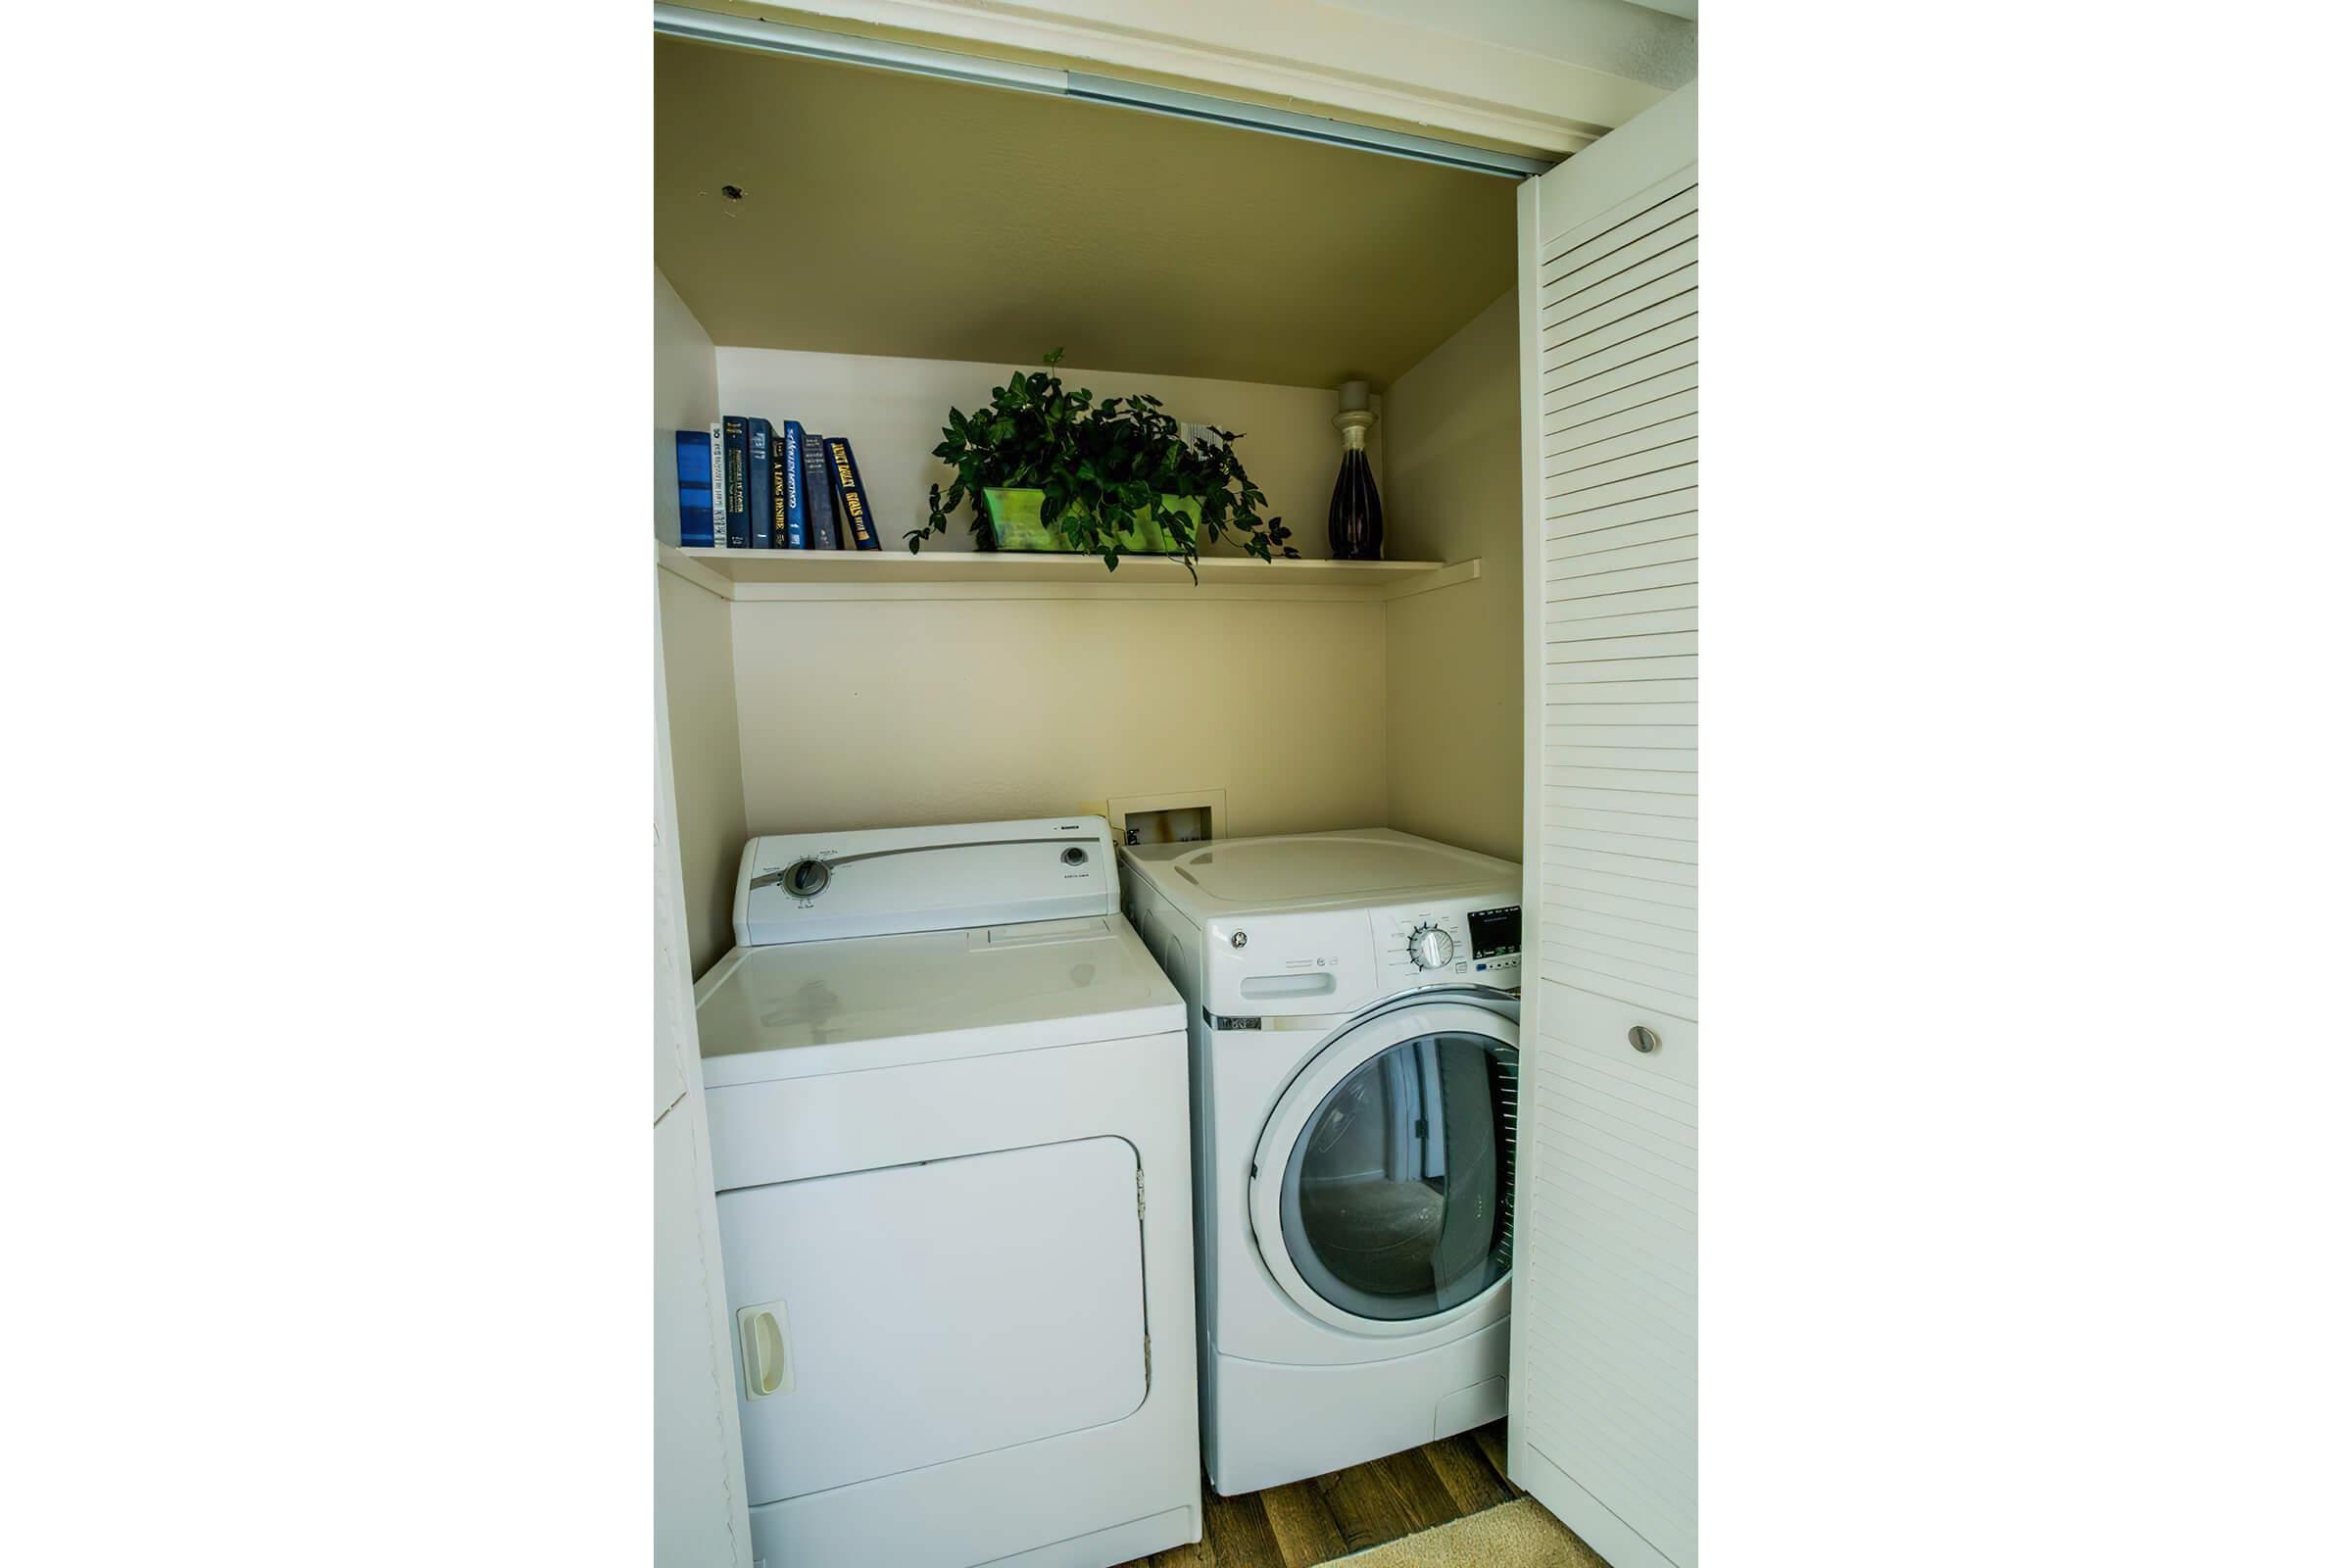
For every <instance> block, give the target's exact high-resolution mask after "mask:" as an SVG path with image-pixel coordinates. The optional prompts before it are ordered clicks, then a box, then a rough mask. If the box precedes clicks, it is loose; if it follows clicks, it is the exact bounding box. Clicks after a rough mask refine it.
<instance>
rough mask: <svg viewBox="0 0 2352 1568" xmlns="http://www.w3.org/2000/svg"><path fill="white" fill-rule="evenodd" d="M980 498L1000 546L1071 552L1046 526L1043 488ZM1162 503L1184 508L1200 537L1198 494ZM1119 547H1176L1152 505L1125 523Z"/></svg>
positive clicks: (1145, 551)
mask: <svg viewBox="0 0 2352 1568" xmlns="http://www.w3.org/2000/svg"><path fill="white" fill-rule="evenodd" d="M980 495H981V499H982V500H984V501H986V502H987V503H988V522H989V528H990V531H991V532H993V533H994V534H995V535H996V537H997V548H998V549H999V550H1027V551H1034V552H1039V553H1044V554H1060V555H1068V554H1071V551H1070V547H1069V546H1068V545H1067V544H1066V543H1064V542H1063V540H1062V537H1061V535H1060V534H1058V533H1056V532H1054V530H1053V529H1052V528H1049V527H1047V526H1046V522H1045V516H1044V513H1045V507H1046V493H1045V492H1044V491H1043V490H983V491H981V492H980ZM1159 500H1160V505H1161V506H1163V507H1165V508H1166V509H1168V510H1169V511H1171V512H1181V513H1183V514H1184V515H1186V516H1188V517H1190V518H1192V519H1193V537H1194V538H1196V539H1198V538H1199V537H1200V529H1201V502H1200V500H1199V499H1198V498H1196V497H1189V496H1161V497H1160V498H1159ZM1117 537H1118V541H1119V544H1120V547H1121V548H1123V549H1126V550H1130V551H1133V552H1134V553H1135V554H1137V555H1150V556H1159V555H1166V554H1167V553H1168V552H1170V551H1172V550H1174V549H1175V548H1176V541H1175V540H1173V539H1171V538H1169V537H1168V530H1167V528H1166V527H1165V526H1164V525H1162V524H1161V522H1160V520H1159V517H1158V515H1157V514H1156V513H1155V511H1154V510H1153V509H1152V508H1151V507H1139V508H1138V509H1137V510H1136V511H1135V513H1134V515H1132V517H1131V518H1130V520H1129V521H1128V524H1127V526H1126V527H1124V528H1121V529H1120V530H1119V531H1118V536H1117Z"/></svg>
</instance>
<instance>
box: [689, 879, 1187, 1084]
mask: <svg viewBox="0 0 2352 1568" xmlns="http://www.w3.org/2000/svg"><path fill="white" fill-rule="evenodd" d="M694 1002H695V1024H696V1029H697V1032H698V1033H699V1034H700V1035H701V1037H702V1055H703V1081H704V1083H705V1084H706V1085H708V1086H710V1087H711V1088H717V1087H719V1086H721V1085H724V1084H741V1083H758V1082H762V1081H764V1080H767V1079H773V1078H805V1077H812V1076H816V1075H818V1074H822V1073H828V1072H840V1071H844V1070H858V1069H865V1068H872V1067H889V1066H902V1065H905V1064H907V1063H909V1062H916V1061H941V1060H946V1059H949V1058H951V1057H956V1056H976V1055H988V1054H998V1053H1003V1052H1010V1051H1034V1050H1042V1049H1045V1048H1049V1047H1054V1046H1068V1045H1076V1044H1080V1043H1084V1042H1092V1041H1103V1040H1127V1039H1133V1038H1136V1037H1139V1036H1143V1035H1153V1034H1165V1033H1172V1032H1180V1031H1182V1030H1183V1028H1184V1004H1183V1001H1182V1000H1181V999H1180V998H1179V997H1178V996H1177V995H1176V990H1175V988H1174V987H1173V986H1171V985H1169V984H1168V979H1167V976H1166V975H1164V974H1162V973H1161V972H1160V969H1159V965H1158V964H1157V963H1155V962H1153V961H1152V955H1151V954H1150V953H1149V952H1148V951H1147V950H1146V949H1145V947H1144V944H1143V942H1142V940H1141V939H1140V938H1138V937H1137V936H1136V934H1135V931H1134V928H1132V927H1131V926H1129V925H1128V924H1127V922H1126V920H1125V919H1123V918H1122V917H1120V916H1118V915H1115V914H1109V915H1092V916H1088V917H1085V918H1081V919H1073V920H1043V921H1031V922H1027V923H1024V924H1020V925H999V926H983V927H980V928H978V929H975V930H968V931H937V932H924V933H919V934H915V935H910V936H889V937H865V938H858V939H853V940H850V941H844V942H808V943H792V944H786V945H780V946H775V947H764V948H737V949H736V950H735V951H734V952H732V953H730V954H728V955H727V956H726V957H724V958H722V959H720V960H719V961H718V963H717V964H716V965H714V966H713V967H712V968H711V972H710V973H709V974H706V975H705V976H703V978H702V979H701V980H700V981H699V982H697V983H696V985H695V988H694Z"/></svg>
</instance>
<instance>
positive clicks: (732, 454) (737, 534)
mask: <svg viewBox="0 0 2352 1568" xmlns="http://www.w3.org/2000/svg"><path fill="white" fill-rule="evenodd" d="M719 428H720V444H721V448H722V450H723V451H724V453H725V460H724V461H725V466H724V467H722V468H721V469H720V470H719V472H720V474H721V475H722V476H723V478H722V482H723V484H724V486H725V489H726V497H727V548H728V549H729V550H749V549H751V548H752V514H751V509H750V507H748V506H747V505H746V504H745V501H746V497H745V495H744V491H743V484H744V472H743V465H744V458H745V455H746V452H747V448H748V446H749V443H750V435H749V432H748V431H747V430H746V428H745V425H744V422H743V416H742V415H740V414H730V415H728V416H727V417H725V418H723V419H721V420H720V421H719Z"/></svg>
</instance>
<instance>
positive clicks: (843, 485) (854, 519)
mask: <svg viewBox="0 0 2352 1568" xmlns="http://www.w3.org/2000/svg"><path fill="white" fill-rule="evenodd" d="M825 458H826V460H827V464H828V466H830V467H831V468H832V470H833V489H834V499H835V500H837V501H839V502H840V503H841V522H842V527H843V528H844V529H845V530H846V531H847V532H848V534H849V536H850V539H851V541H852V542H853V543H855V544H856V545H857V546H858V549H860V550H879V549H881V548H882V537H881V535H880V534H878V533H876V532H875V531H874V519H873V515H872V514H871V513H869V512H868V511H867V509H866V500H865V482H864V481H863V480H862V479H860V478H858V455H857V454H856V453H854V452H852V451H851V450H850V441H849V437H847V436H839V435H829V436H827V437H825Z"/></svg>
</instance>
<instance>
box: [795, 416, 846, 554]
mask: <svg viewBox="0 0 2352 1568" xmlns="http://www.w3.org/2000/svg"><path fill="white" fill-rule="evenodd" d="M801 494H802V495H803V496H804V497H806V498H807V500H808V504H809V549H811V550H839V549H840V548H841V527H840V525H839V524H838V523H836V522H835V521H834V520H833V486H832V485H831V484H830V483H829V482H828V481H827V480H826V478H825V438H824V437H823V436H821V435H818V434H817V433H816V432H815V431H814V430H810V431H808V432H806V433H804V434H803V435H802V437H801Z"/></svg>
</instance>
